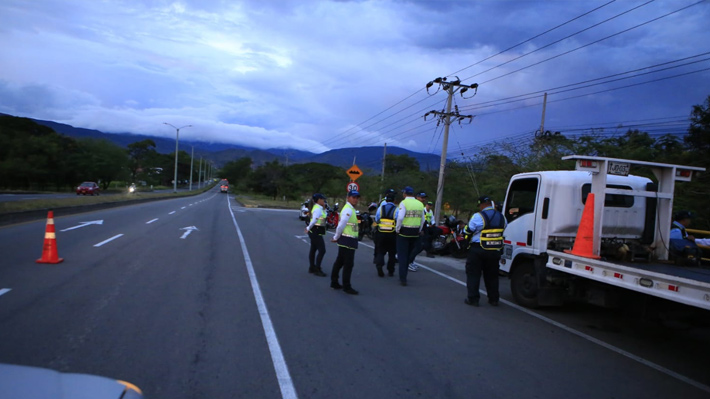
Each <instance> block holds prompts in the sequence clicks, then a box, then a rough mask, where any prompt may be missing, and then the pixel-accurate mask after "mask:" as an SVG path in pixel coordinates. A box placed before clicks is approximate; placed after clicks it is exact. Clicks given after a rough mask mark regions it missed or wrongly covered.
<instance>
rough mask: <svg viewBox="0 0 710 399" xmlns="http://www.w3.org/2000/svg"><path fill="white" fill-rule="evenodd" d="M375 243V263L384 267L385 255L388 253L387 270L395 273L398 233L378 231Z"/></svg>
mask: <svg viewBox="0 0 710 399" xmlns="http://www.w3.org/2000/svg"><path fill="white" fill-rule="evenodd" d="M375 243H376V244H375V265H376V266H377V267H378V268H380V267H383V266H384V265H385V255H388V258H387V271H388V272H390V273H394V265H395V264H396V263H397V259H396V256H397V233H395V232H391V233H383V232H381V231H378V232H377V237H376V241H375Z"/></svg>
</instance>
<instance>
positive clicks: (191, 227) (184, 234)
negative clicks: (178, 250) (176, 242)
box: [180, 226, 199, 240]
mask: <svg viewBox="0 0 710 399" xmlns="http://www.w3.org/2000/svg"><path fill="white" fill-rule="evenodd" d="M180 230H185V232H184V233H183V234H182V237H180V238H181V239H183V240H184V239H186V238H187V236H189V235H190V233H192V232H193V230H199V229H198V228H197V227H195V226H190V227H183V228H181V229H180Z"/></svg>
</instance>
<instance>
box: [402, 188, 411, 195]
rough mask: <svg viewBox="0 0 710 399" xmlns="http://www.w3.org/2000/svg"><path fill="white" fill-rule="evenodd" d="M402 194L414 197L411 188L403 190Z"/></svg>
mask: <svg viewBox="0 0 710 399" xmlns="http://www.w3.org/2000/svg"><path fill="white" fill-rule="evenodd" d="M402 192H403V193H405V194H407V195H414V189H413V188H411V187H410V186H407V187H405V188H404V190H402Z"/></svg>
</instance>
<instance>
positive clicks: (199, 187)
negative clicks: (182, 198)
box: [197, 155, 202, 190]
mask: <svg viewBox="0 0 710 399" xmlns="http://www.w3.org/2000/svg"><path fill="white" fill-rule="evenodd" d="M201 188H202V155H200V170H199V172H197V189H198V190H199V189H201Z"/></svg>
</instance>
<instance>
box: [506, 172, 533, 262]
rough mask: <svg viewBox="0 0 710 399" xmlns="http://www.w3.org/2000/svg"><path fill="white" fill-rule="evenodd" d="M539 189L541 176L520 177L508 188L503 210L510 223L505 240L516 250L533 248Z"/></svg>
mask: <svg viewBox="0 0 710 399" xmlns="http://www.w3.org/2000/svg"><path fill="white" fill-rule="evenodd" d="M539 187H540V176H539V175H527V176H524V177H520V178H518V179H515V180H513V181H512V182H511V183H510V186H509V187H508V193H507V194H506V196H505V208H504V210H503V212H504V215H505V218H506V220H507V221H508V227H507V228H506V229H505V240H506V241H510V243H511V245H512V246H514V247H515V248H516V249H518V248H519V247H525V248H529V249H532V247H533V243H534V240H535V237H534V235H535V232H536V227H537V226H536V224H537V217H536V216H535V215H536V212H537V209H538V194H539V191H540V190H539Z"/></svg>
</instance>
